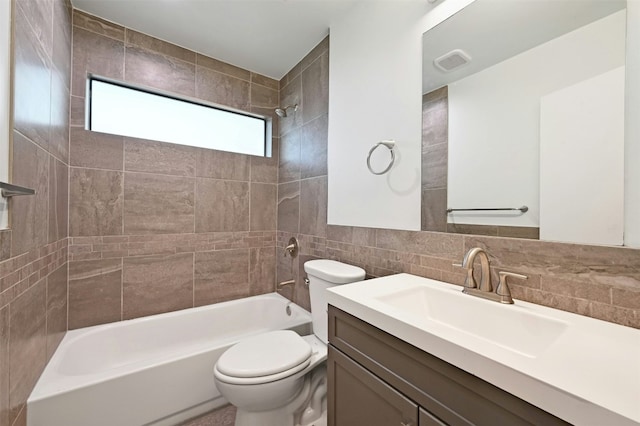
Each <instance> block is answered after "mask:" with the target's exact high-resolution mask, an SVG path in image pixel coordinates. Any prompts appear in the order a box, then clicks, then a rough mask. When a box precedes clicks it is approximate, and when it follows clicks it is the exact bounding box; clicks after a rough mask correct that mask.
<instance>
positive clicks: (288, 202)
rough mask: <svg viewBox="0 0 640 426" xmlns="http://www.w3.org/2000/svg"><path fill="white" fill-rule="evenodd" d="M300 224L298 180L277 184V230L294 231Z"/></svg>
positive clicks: (297, 229) (296, 230)
mask: <svg viewBox="0 0 640 426" xmlns="http://www.w3.org/2000/svg"><path fill="white" fill-rule="evenodd" d="M299 226H300V181H295V182H290V183H281V184H279V185H278V231H287V232H295V233H297V232H298V231H299V229H300V228H299Z"/></svg>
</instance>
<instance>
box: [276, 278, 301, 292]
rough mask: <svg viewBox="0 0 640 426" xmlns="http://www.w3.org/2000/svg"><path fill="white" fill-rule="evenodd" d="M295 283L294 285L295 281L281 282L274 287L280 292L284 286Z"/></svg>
mask: <svg viewBox="0 0 640 426" xmlns="http://www.w3.org/2000/svg"><path fill="white" fill-rule="evenodd" d="M295 283H296V280H289V281H282V282H281V283H278V285H277V286H276V289H277V290H280V289H281V288H282V287H284V286H287V285H295Z"/></svg>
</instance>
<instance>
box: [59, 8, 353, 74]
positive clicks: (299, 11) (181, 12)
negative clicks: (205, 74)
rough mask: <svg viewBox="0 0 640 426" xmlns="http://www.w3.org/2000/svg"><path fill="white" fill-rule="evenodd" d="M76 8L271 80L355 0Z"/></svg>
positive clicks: (291, 64) (291, 66)
mask: <svg viewBox="0 0 640 426" xmlns="http://www.w3.org/2000/svg"><path fill="white" fill-rule="evenodd" d="M72 3H73V6H74V7H75V8H77V9H80V10H82V11H85V12H87V13H90V14H92V15H96V16H99V17H101V18H103V19H106V20H109V21H112V22H115V23H118V24H120V25H123V26H126V27H128V28H131V29H134V30H137V31H140V32H143V33H145V34H149V35H152V36H154V37H157V38H159V39H162V40H166V41H169V42H171V43H174V44H177V45H179V46H182V47H186V48H188V49H191V50H195V51H196V52H199V53H202V54H204V55H207V56H211V57H213V58H216V59H219V60H221V61H224V62H228V63H230V64H233V65H236V66H238V67H242V68H245V69H248V70H251V71H254V72H256V73H259V74H263V75H266V76H268V77H271V78H275V79H276V80H279V79H281V78H282V77H283V76H284V75H285V74H286V73H287V72H288V71H289V70H290V69H291V68H293V67H294V66H295V65H296V64H297V63H298V62H299V61H300V60H301V59H302V58H303V57H304V56H305V55H306V54H307V53H309V51H311V49H313V47H314V46H315V45H317V44H318V43H319V42H320V41H321V40H322V39H323V38H324V37H325V36H326V35H327V34H329V26H330V25H331V22H332V21H333V20H334V19H335V18H337V17H338V16H339V15H340V14H341V13H343V12H344V11H346V10H347V9H349V8H350V7H352V6H353V5H354V4H355V3H357V0H72Z"/></svg>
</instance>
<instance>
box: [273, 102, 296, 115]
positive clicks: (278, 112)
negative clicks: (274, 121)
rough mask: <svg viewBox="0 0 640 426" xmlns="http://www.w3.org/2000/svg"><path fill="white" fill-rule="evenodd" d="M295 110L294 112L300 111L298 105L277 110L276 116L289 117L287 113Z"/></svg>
mask: <svg viewBox="0 0 640 426" xmlns="http://www.w3.org/2000/svg"><path fill="white" fill-rule="evenodd" d="M292 108H293V112H296V111H297V110H298V104H295V105H287V106H286V107H284V108H276V114H278V117H282V118H284V117H287V116H288V114H287V111H288V110H290V109H292Z"/></svg>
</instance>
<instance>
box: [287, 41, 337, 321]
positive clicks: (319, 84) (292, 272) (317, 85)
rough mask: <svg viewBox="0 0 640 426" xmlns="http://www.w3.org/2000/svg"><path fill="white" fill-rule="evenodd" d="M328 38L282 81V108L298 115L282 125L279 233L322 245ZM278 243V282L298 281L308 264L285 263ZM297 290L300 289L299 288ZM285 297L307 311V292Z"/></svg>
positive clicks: (324, 203)
mask: <svg viewBox="0 0 640 426" xmlns="http://www.w3.org/2000/svg"><path fill="white" fill-rule="evenodd" d="M328 97H329V37H327V38H325V39H324V40H323V41H322V42H320V43H319V44H318V45H317V46H316V47H315V48H314V49H313V50H312V51H311V52H309V54H307V55H306V56H305V57H304V59H302V61H300V63H299V64H297V65H296V66H295V67H294V68H293V69H292V70H291V71H289V73H287V75H285V76H284V77H283V78H282V80H280V99H281V104H282V105H294V104H298V110H297V111H296V112H293V111H292V110H290V114H289V116H288V117H286V118H282V119H281V120H280V163H279V175H278V211H277V216H278V231H283V232H287V233H290V234H292V235H293V234H298V233H301V234H306V235H314V236H316V237H317V238H321V239H324V237H325V235H326V229H327V131H328V111H329V102H328ZM285 245H286V244H284V243H283V242H280V241H279V247H280V249H278V252H277V256H276V257H277V272H278V282H281V281H285V280H289V279H292V278H294V277H297V276H299V275H300V274H299V271H298V269H299V268H300V267H301V265H302V262H303V261H304V258H302V257H300V258H299V259H295V260H293V261H292V260H291V258H289V257H284V256H283V255H282V254H283V251H282V248H284V246H285ZM298 284H299V283H298ZM291 291H292V289H291V288H284V289H283V290H282V292H283V294H285V295H287V296H288V297H293V298H294V300H295V301H296V302H297V303H299V304H300V305H302V306H304V307H306V308H307V309H308V308H309V298H308V292H307V290H306V288H305V287H303V286H301V285H296V287H295V294H292V293H291Z"/></svg>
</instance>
